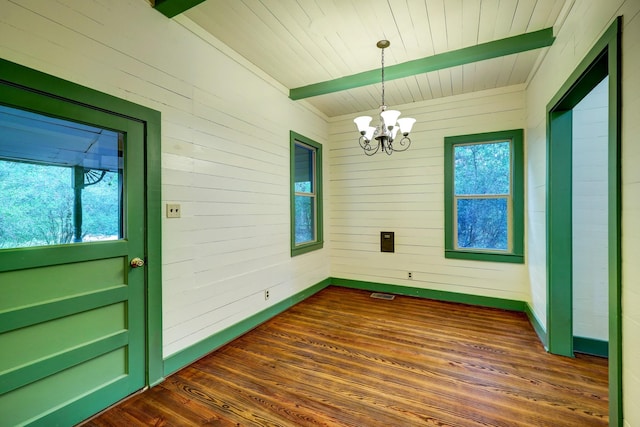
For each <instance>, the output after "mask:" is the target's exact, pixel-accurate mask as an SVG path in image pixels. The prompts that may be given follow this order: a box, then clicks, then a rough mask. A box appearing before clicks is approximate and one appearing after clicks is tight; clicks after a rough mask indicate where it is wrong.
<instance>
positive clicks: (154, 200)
mask: <svg viewBox="0 0 640 427" xmlns="http://www.w3.org/2000/svg"><path fill="white" fill-rule="evenodd" d="M0 70H2V73H1V74H0V82H2V83H4V84H6V85H8V86H13V87H15V88H18V89H23V90H24V93H25V94H29V93H30V92H36V93H42V94H46V95H48V96H51V97H54V98H58V99H61V100H64V101H66V102H68V103H70V104H75V105H77V106H81V107H87V108H92V109H96V110H99V111H102V112H106V113H109V114H113V115H116V116H120V117H123V118H127V119H130V120H132V121H135V122H138V123H141V124H142V125H143V129H144V136H145V139H146V144H145V151H144V154H143V155H144V175H145V181H146V182H145V184H146V189H145V190H146V191H145V201H144V204H145V209H146V217H145V219H144V220H145V224H144V226H145V241H144V244H145V251H146V261H147V263H146V295H145V296H146V313H145V317H146V319H145V320H146V335H147V336H146V344H145V347H146V374H145V375H146V383H147V384H148V385H154V384H157V383H159V382H161V381H162V380H163V379H164V369H163V360H162V263H161V231H162V230H161V215H162V209H161V194H160V153H161V146H160V129H161V116H160V112H159V111H156V110H153V109H151V108H147V107H144V106H142V105H138V104H135V103H133V102H130V101H127V100H124V99H120V98H117V97H114V96H112V95H109V94H106V93H103V92H99V91H97V90H94V89H90V88H88V87H84V86H81V85H79V84H76V83H72V82H69V81H67V80H64V79H60V78H58V77H55V76H52V75H49V74H46V73H43V72H40V71H36V70H34V69H31V68H28V67H25V66H22V65H19V64H16V63H13V62H10V61H6V60H4V59H0ZM27 96H28V95H27ZM79 245H82V244H79ZM64 250H65V249H61V252H60V253H59V256H63V255H64ZM69 250H82V248H80V247H78V248H74V249H69ZM92 250H94V249H92ZM95 250H96V251H99V247H98V248H97V249H95ZM52 251H53V249H52ZM16 253H17V252H16ZM21 254H22V255H24V256H26V257H28V256H29V255H28V251H27V250H25V251H21ZM17 257H18V258H20V255H18V256H17ZM16 261H18V259H16ZM20 262H24V260H23V261H20Z"/></svg>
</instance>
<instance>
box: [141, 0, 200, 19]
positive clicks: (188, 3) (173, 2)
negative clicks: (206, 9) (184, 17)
mask: <svg viewBox="0 0 640 427" xmlns="http://www.w3.org/2000/svg"><path fill="white" fill-rule="evenodd" d="M203 1H204V0H155V1H154V2H153V8H154V9H155V10H157V11H158V12H160V13H162V14H163V15H164V16H166V17H167V18H173V17H174V16H176V15H179V14H181V13H182V12H184V11H186V10H189V9H191V8H192V7H194V6H197V5H199V4H200V3H202V2H203Z"/></svg>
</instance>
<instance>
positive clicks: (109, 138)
mask: <svg viewBox="0 0 640 427" xmlns="http://www.w3.org/2000/svg"><path fill="white" fill-rule="evenodd" d="M123 140H124V135H123V134H121V133H118V132H114V131H111V130H108V129H102V128H97V127H93V126H88V125H85V124H81V123H75V122H71V121H68V120H62V119H57V118H52V117H48V116H44V115H41V114H37V113H32V112H28V111H23V110H19V109H15V108H11V107H7V106H0V249H4V248H20V247H32V246H46V245H58V244H66V243H75V242H87V241H98V240H115V239H120V238H123V232H122V165H123V161H124V158H123V150H122V147H123V143H124V142H123Z"/></svg>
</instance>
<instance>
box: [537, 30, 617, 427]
mask: <svg viewBox="0 0 640 427" xmlns="http://www.w3.org/2000/svg"><path fill="white" fill-rule="evenodd" d="M621 31H622V17H618V18H616V19H615V20H614V22H613V23H612V24H611V26H610V27H609V28H608V29H607V31H606V32H605V33H604V34H603V36H602V37H601V38H600V39H599V40H598V41H597V42H596V44H595V46H594V47H593V48H592V49H591V50H590V51H589V53H588V54H587V55H586V56H585V58H584V59H583V60H582V62H581V63H580V64H579V65H578V67H577V68H576V69H575V70H574V72H573V73H572V74H571V76H570V77H569V78H568V79H567V81H566V82H565V83H564V84H563V85H562V87H561V88H560V90H559V91H558V92H557V93H556V95H555V96H554V97H553V98H552V99H551V101H550V102H549V103H548V104H547V219H546V221H547V298H548V301H547V339H548V349H549V351H550V352H551V353H554V354H561V355H565V356H569V357H573V330H572V323H573V313H572V289H571V287H572V284H571V256H572V253H571V245H570V243H569V242H570V239H571V167H570V165H571V110H572V109H573V107H575V105H576V104H577V103H578V102H579V101H580V100H581V99H582V98H583V97H584V96H585V95H586V94H587V93H589V92H590V91H591V90H592V89H593V88H594V87H595V85H596V84H597V83H599V82H600V81H601V80H602V79H603V78H604V77H606V76H607V75H608V76H609V153H608V169H609V179H608V181H609V184H608V192H609V200H608V217H609V225H608V228H609V233H608V234H609V242H608V245H609V254H608V266H609V422H610V425H611V426H621V425H622V423H623V407H622V318H621V284H622V278H621V251H622V249H621V228H620V222H621V198H620V195H621V168H620V158H621V157H620V150H621V135H622V134H621V118H622V116H621V109H622V80H621V69H622V67H621V50H620V43H621V36H622V34H621Z"/></svg>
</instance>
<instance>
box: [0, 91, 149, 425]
mask: <svg viewBox="0 0 640 427" xmlns="http://www.w3.org/2000/svg"><path fill="white" fill-rule="evenodd" d="M19 92H25V91H20V90H19V89H17V88H15V87H9V86H4V85H2V84H0V100H2V103H4V105H5V107H9V108H16V109H23V110H29V111H30V112H36V113H38V114H42V115H43V117H45V118H43V119H42V121H43V122H47V121H50V120H54V121H55V120H63V121H65V127H66V128H71V127H73V131H74V132H75V131H76V130H78V129H80V130H81V131H83V132H84V130H83V129H84V127H85V126H86V127H88V128H89V131H90V132H94V130H93V129H94V128H95V127H97V128H99V129H100V130H105V131H106V132H111V133H113V132H115V133H116V134H117V135H118V151H119V152H120V153H119V154H118V156H119V158H120V160H118V161H116V162H115V163H114V161H113V158H112V157H113V156H111V158H110V159H107V160H105V161H104V163H99V162H100V161H101V159H105V158H106V157H109V155H108V154H105V153H104V152H100V151H99V150H98V149H95V147H98V148H99V145H100V144H99V138H96V141H98V142H95V141H90V143H91V145H87V148H86V150H85V149H84V148H82V144H84V141H82V140H81V139H82V137H81V136H78V135H76V134H75V133H74V134H73V135H64V136H61V135H59V134H56V135H54V136H51V133H52V132H51V131H50V129H48V128H47V129H45V131H42V129H40V132H39V133H37V134H36V133H34V132H31V133H30V134H29V135H30V136H33V143H34V144H36V145H34V147H35V148H29V147H28V144H29V143H31V141H30V140H28V138H27V137H22V138H20V137H16V136H15V131H16V130H15V128H16V127H17V125H15V126H14V125H12V124H9V125H7V126H5V127H3V126H0V160H3V161H7V162H14V161H15V162H17V161H20V162H26V163H33V164H45V165H55V166H56V167H70V168H72V167H76V169H77V168H84V170H85V171H87V170H89V171H96V170H97V171H98V172H100V171H103V170H108V171H113V170H117V172H116V173H117V174H118V177H117V179H114V182H117V184H114V185H117V186H118V194H119V196H118V198H119V202H118V203H117V204H118V206H119V209H120V213H119V214H117V215H116V219H117V224H116V227H115V228H116V230H117V232H116V234H115V235H113V236H108V237H107V238H106V239H104V240H100V241H86V239H85V238H84V235H85V234H86V232H82V233H81V231H82V226H81V225H82V224H83V223H84V224H85V226H86V224H90V221H89V220H90V219H91V218H90V216H89V215H87V213H90V210H89V209H87V206H85V207H84V209H85V210H84V211H82V212H78V209H83V208H82V204H83V203H82V201H83V199H80V201H78V199H77V196H76V199H75V200H76V202H75V205H74V212H73V213H72V214H69V215H70V216H73V221H74V226H73V227H69V228H70V229H72V230H75V231H74V232H75V235H76V238H75V239H74V241H82V240H85V241H83V242H81V243H67V244H59V243H58V244H53V245H44V244H42V243H41V242H38V244H37V245H36V246H33V247H9V248H5V249H0V294H1V295H2V298H1V299H0V348H1V349H2V351H1V352H0V426H5V425H6V426H13V425H23V424H24V425H27V424H28V425H72V424H74V423H77V422H79V421H82V420H83V419H85V418H87V417H89V416H91V415H92V414H94V413H96V412H98V411H99V410H101V409H103V408H104V407H106V406H108V405H110V404H112V403H115V402H116V401H118V400H120V399H122V398H124V397H126V396H127V395H129V394H131V393H133V392H135V391H136V390H139V389H141V388H142V387H144V385H145V301H144V295H145V293H144V292H145V268H144V267H143V268H135V269H134V268H132V267H131V266H130V264H129V263H130V260H131V259H132V258H134V257H140V258H143V259H144V258H145V253H144V239H145V230H144V215H145V206H144V201H145V196H144V157H143V156H144V126H143V124H142V123H140V122H137V121H135V120H131V119H127V118H124V117H121V116H117V115H114V114H110V113H107V112H104V111H97V110H95V109H92V108H89V107H86V106H84V105H79V104H75V103H71V102H67V101H64V100H62V99H58V98H53V97H48V96H47V95H44V94H40V93H33V92H32V93H19ZM52 118H53V119H52ZM67 123H71V125H67ZM20 125H21V126H23V125H24V123H21V124H20ZM27 126H28V125H27ZM7 127H12V128H11V132H9V131H8V130H7ZM3 132H4V136H5V138H4V139H3V135H2V134H3ZM21 135H23V136H24V135H25V134H24V133H23V134H21ZM47 137H49V139H48V140H47V141H48V142H46V143H45V144H44V145H45V146H46V147H47V153H48V154H47V155H48V157H47V158H46V159H45V158H36V157H37V156H38V155H41V154H42V153H43V150H39V149H37V148H38V145H37V144H39V143H40V142H41V141H42V138H47ZM11 138H13V139H11ZM17 145H20V150H19V151H20V154H19V156H20V158H19V159H18V155H17V154H15V153H16V152H17V151H18V150H15V148H16V146H17ZM78 147H80V148H78ZM83 150H84V151H86V152H87V153H89V154H91V155H89V156H85V157H82V156H77V154H78V153H82V152H83ZM92 150H93V151H92ZM69 152H73V153H72V154H73V155H67V154H68V153H69ZM12 153H14V154H12ZM60 153H62V154H60ZM65 153H66V154H65ZM29 156H33V158H30V157H29ZM54 156H57V157H54ZM74 158H76V159H80V160H73V159H74ZM52 159H53V160H52ZM73 162H76V163H77V164H73ZM91 162H93V163H91ZM96 162H97V163H96ZM114 165H115V166H114ZM80 170H82V169H80ZM98 175H100V173H98V174H97V175H92V176H91V177H90V178H93V179H96V178H95V177H96V176H98ZM76 177H77V175H76ZM0 179H2V177H0ZM85 184H87V181H85V182H84V183H81V185H80V187H82V186H83V185H85ZM69 185H70V186H72V185H75V186H76V187H75V189H76V190H78V188H79V187H78V181H77V180H76V181H75V184H74V183H72V182H70V184H69ZM42 191H50V190H47V188H46V187H43V190H42ZM76 193H78V194H81V191H76ZM1 197H2V196H1V195H0V198H1ZM34 203H35V202H34ZM83 212H84V220H83V218H82V216H83ZM0 226H3V227H12V226H13V225H12V224H11V223H9V224H6V223H5V224H0ZM81 234H82V236H80V235H81ZM6 235H7V233H5V234H4V236H6ZM2 236H3V234H1V233H0V238H2ZM93 238H95V236H93V237H90V239H89V240H91V239H93ZM0 247H2V246H0ZM5 247H6V244H5Z"/></svg>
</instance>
